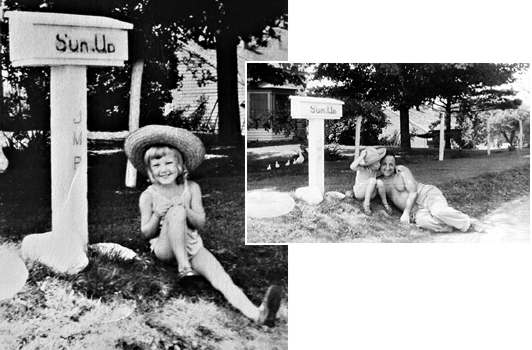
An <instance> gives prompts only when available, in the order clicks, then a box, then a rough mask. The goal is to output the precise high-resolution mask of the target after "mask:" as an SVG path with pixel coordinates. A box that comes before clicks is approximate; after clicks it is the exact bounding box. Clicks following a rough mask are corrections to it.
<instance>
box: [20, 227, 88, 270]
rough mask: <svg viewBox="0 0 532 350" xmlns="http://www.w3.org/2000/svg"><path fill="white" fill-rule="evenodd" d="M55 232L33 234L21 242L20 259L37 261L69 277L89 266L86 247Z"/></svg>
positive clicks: (67, 236)
mask: <svg viewBox="0 0 532 350" xmlns="http://www.w3.org/2000/svg"><path fill="white" fill-rule="evenodd" d="M71 236H72V235H65V234H63V235H58V234H56V233H55V232H46V233H35V234H31V235H28V236H26V237H24V239H23V240H22V247H21V251H22V257H23V258H24V259H29V260H35V261H38V262H40V263H42V264H44V265H46V266H48V267H49V268H51V269H52V270H54V271H56V272H58V273H65V274H69V275H73V274H76V273H78V272H80V271H82V270H83V269H84V268H85V267H87V265H88V264H89V259H88V258H87V254H86V246H85V245H83V244H82V243H81V242H79V241H76V240H74V239H72V238H70V239H69V237H71Z"/></svg>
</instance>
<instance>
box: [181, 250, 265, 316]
mask: <svg viewBox="0 0 532 350" xmlns="http://www.w3.org/2000/svg"><path fill="white" fill-rule="evenodd" d="M191 263H192V267H193V268H194V270H195V271H197V272H198V273H199V274H201V275H203V277H205V278H206V279H207V280H208V281H209V282H210V283H211V284H212V286H213V287H214V288H216V289H217V290H218V291H220V292H221V293H222V294H223V295H224V297H225V299H227V301H228V302H229V303H230V304H231V305H232V306H233V307H234V308H236V309H237V310H239V311H240V312H242V313H243V314H244V315H245V316H246V317H248V318H250V319H252V320H253V321H259V316H260V309H259V308H258V307H257V306H255V305H254V304H253V303H252V302H251V301H250V300H249V299H248V297H247V296H246V295H245V294H244V292H242V290H241V289H240V288H238V287H237V286H236V285H235V284H234V283H233V280H232V279H231V277H229V275H228V274H227V272H225V270H224V268H223V267H222V265H221V264H220V262H219V261H218V260H217V259H216V258H215V257H214V255H212V254H211V252H209V251H208V250H207V249H206V248H201V249H200V250H199V251H198V253H197V254H196V255H194V257H192V259H191Z"/></svg>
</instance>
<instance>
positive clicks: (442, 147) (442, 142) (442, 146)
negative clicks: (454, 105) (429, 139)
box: [438, 113, 445, 161]
mask: <svg viewBox="0 0 532 350" xmlns="http://www.w3.org/2000/svg"><path fill="white" fill-rule="evenodd" d="M444 152H445V114H443V113H440V152H439V157H438V160H439V161H442V160H443V153H444Z"/></svg>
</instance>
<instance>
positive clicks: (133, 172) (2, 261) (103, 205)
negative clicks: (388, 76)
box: [0, 0, 288, 350]
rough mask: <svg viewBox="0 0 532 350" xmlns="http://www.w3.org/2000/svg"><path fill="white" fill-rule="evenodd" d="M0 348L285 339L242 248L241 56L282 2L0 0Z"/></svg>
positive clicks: (259, 343)
mask: <svg viewBox="0 0 532 350" xmlns="http://www.w3.org/2000/svg"><path fill="white" fill-rule="evenodd" d="M1 15H2V17H1V19H0V20H1V25H0V27H1V38H0V39H1V42H0V60H1V62H0V63H1V64H0V78H1V79H2V80H1V82H0V87H1V89H0V348H1V349H6V350H10V349H150V350H151V349H174V350H177V349H287V348H288V248H287V247H286V246H266V245H265V246H246V245H245V214H244V213H245V208H244V206H245V161H246V157H245V144H244V134H245V117H244V115H245V111H244V107H245V75H244V71H245V62H246V61H248V60H253V61H262V60H275V61H279V60H286V59H287V58H288V2H287V0H281V1H277V0H274V1H267V2H249V1H226V0H208V1H178V2H173V1H152V0H138V1H122V0H117V1H114V0H111V1H97V2H85V1H59V0H55V1H47V0H44V1H40V0H39V1H17V0H13V1H9V0H6V1H2V11H1Z"/></svg>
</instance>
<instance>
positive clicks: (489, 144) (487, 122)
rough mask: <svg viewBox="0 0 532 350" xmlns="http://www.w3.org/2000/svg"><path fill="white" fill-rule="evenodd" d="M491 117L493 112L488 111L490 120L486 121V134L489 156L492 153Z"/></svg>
mask: <svg viewBox="0 0 532 350" xmlns="http://www.w3.org/2000/svg"><path fill="white" fill-rule="evenodd" d="M490 117H491V113H488V120H487V121H486V132H487V135H486V149H487V152H488V156H490V155H491V137H490V127H491V125H490Z"/></svg>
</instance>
